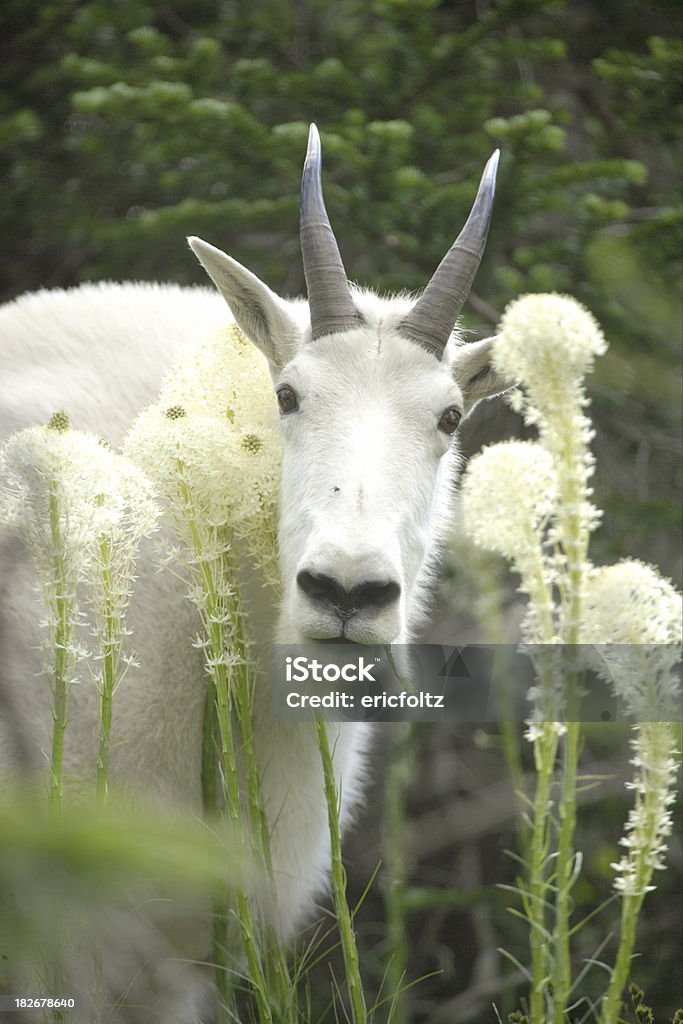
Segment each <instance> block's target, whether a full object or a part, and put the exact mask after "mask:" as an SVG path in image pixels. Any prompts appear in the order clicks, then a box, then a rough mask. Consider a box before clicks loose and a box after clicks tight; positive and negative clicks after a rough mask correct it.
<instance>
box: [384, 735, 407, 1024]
mask: <svg viewBox="0 0 683 1024" xmlns="http://www.w3.org/2000/svg"><path fill="white" fill-rule="evenodd" d="M411 741H412V733H411V730H410V727H409V726H408V725H404V726H403V727H402V731H401V733H400V735H399V737H398V739H397V740H396V741H395V743H394V747H393V752H392V753H393V756H392V759H391V762H390V764H389V771H388V775H387V779H386V783H385V790H384V842H383V848H384V858H383V859H384V872H383V889H384V904H385V907H386V912H387V938H388V957H387V967H386V977H387V991H388V993H389V994H390V996H391V1007H392V1017H391V1020H392V1024H407V1021H408V1007H407V1005H406V1004H407V999H406V992H405V991H401V989H402V988H404V986H405V984H406V976H407V973H408V940H407V935H406V916H407V915H406V903H405V895H406V887H407V878H408V868H407V865H408V855H407V850H406V844H405V838H406V820H405V800H406V790H407V787H408V785H409V782H410V779H411V777H412V771H411Z"/></svg>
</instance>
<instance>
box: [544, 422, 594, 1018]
mask: <svg viewBox="0 0 683 1024" xmlns="http://www.w3.org/2000/svg"><path fill="white" fill-rule="evenodd" d="M561 438H562V447H561V451H560V453H559V455H558V457H557V464H558V471H559V477H560V509H561V510H562V511H561V514H560V524H559V525H560V538H561V543H562V549H563V551H564V554H565V556H566V559H567V579H568V586H567V592H566V593H565V595H564V600H565V602H566V605H567V609H566V610H567V613H566V615H565V616H564V623H563V625H564V637H563V639H564V642H565V644H567V645H568V646H569V647H570V648H571V647H574V646H575V645H576V644H577V643H578V641H579V638H580V625H581V596H582V587H583V574H584V566H585V564H586V559H587V557H588V543H589V533H588V530H587V529H586V527H585V524H584V523H583V522H582V515H581V511H580V510H581V508H582V505H583V503H584V502H585V501H586V500H587V494H586V470H585V463H586V457H587V452H586V449H585V445H584V444H583V443H579V444H577V438H576V429H575V427H574V425H573V424H572V423H571V422H570V421H568V420H564V419H563V421H562V429H561ZM572 656H573V651H571V650H570V657H572ZM579 686H580V678H579V676H578V674H577V673H576V672H574V671H568V672H567V673H566V676H565V697H566V701H567V714H566V719H567V731H566V734H565V737H564V740H563V758H562V799H561V802H560V806H559V835H558V840H557V843H558V847H557V851H558V852H557V899H556V907H555V927H554V930H553V975H552V985H553V1021H554V1024H563V1021H564V1020H565V1011H566V1007H567V1003H568V1001H569V997H570V993H571V987H572V967H571V948H570V936H571V927H570V917H571V885H572V876H573V871H574V861H575V854H574V834H575V831H576V783H577V774H578V764H579V753H580V746H581V723H580V721H577V720H576V719H578V718H579V710H578V699H579Z"/></svg>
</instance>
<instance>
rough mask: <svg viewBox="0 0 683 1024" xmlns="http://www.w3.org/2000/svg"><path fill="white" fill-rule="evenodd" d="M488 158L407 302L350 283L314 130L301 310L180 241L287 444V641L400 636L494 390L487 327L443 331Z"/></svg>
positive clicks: (473, 237) (459, 296) (469, 244)
mask: <svg viewBox="0 0 683 1024" xmlns="http://www.w3.org/2000/svg"><path fill="white" fill-rule="evenodd" d="M497 160H498V154H497V153H495V154H494V156H493V157H492V158H491V159H490V160H489V162H488V164H487V166H486V169H485V171H484V174H483V176H482V180H481V184H480V186H479V191H478V193H477V197H476V199H475V202H474V206H473V207H472V211H471V213H470V216H469V218H468V220H467V223H466V225H465V227H464V228H463V230H462V231H461V233H460V235H459V236H458V238H457V240H456V241H455V243H454V244H453V246H452V248H451V249H450V250H449V252H448V253H447V254H446V256H445V257H444V259H443V260H442V262H441V264H440V265H439V267H438V268H437V270H436V272H435V273H434V276H433V277H432V279H431V281H430V282H429V284H428V286H427V288H426V289H425V291H424V292H423V294H422V296H421V298H420V299H418V301H417V302H414V301H413V300H411V299H408V298H405V297H397V298H389V299H384V298H379V297H378V296H376V295H374V294H372V293H369V292H366V291H362V290H358V289H354V288H352V287H351V286H350V285H349V283H348V280H347V277H346V273H345V271H344V267H343V264H342V261H341V257H340V255H339V250H338V248H337V243H336V240H335V237H334V234H333V232H332V228H331V227H330V223H329V220H328V217H327V212H326V210H325V205H324V202H323V197H322V189H321V179H320V169H321V155H320V140H319V138H318V133H317V131H316V129H315V126H311V133H310V137H309V147H308V154H307V157H306V163H305V166H304V174H303V182H302V192H301V246H302V252H303V260H304V271H305V276H306V284H307V289H308V307H306V305H305V304H304V303H301V302H289V301H285V300H283V299H281V298H280V297H279V296H277V295H275V294H274V293H273V292H272V291H271V290H270V289H269V288H268V287H267V286H266V285H264V284H263V283H262V282H261V281H260V280H259V279H258V278H257V277H255V275H254V274H252V273H251V272H250V271H248V270H246V269H245V268H244V267H242V266H241V265H240V264H239V263H237V262H235V260H233V259H231V258H230V257H229V256H226V255H225V253H223V252H221V251H220V250H218V249H215V248H214V247H213V246H210V245H208V244H207V243H206V242H202V241H201V240H200V239H198V238H191V239H190V240H189V241H190V245H191V246H192V249H193V250H194V252H195V254H196V256H197V257H198V259H199V260H200V262H201V263H202V264H203V266H204V268H205V269H206V271H207V272H208V274H209V275H210V277H211V278H212V280H213V281H214V283H215V284H216V287H217V288H218V290H219V291H220V292H221V294H222V295H223V297H224V298H225V299H226V301H227V303H228V305H229V306H230V309H231V310H232V313H233V315H234V317H235V319H236V321H237V323H238V324H239V326H240V327H241V328H242V330H243V331H244V333H245V334H246V335H247V336H248V337H249V338H251V339H252V341H253V342H254V343H255V344H256V345H257V346H258V347H259V348H260V349H261V351H262V352H263V353H264V354H265V355H266V357H267V359H268V362H269V364H270V368H271V372H272V376H273V381H274V386H275V392H276V394H277V401H278V403H279V407H280V414H281V424H282V432H283V435H284V453H285V454H284V466H283V488H282V511H281V527H280V542H281V560H282V571H283V579H284V586H285V602H284V624H285V632H286V634H287V635H286V636H283V637H282V639H286V640H287V641H289V642H292V641H297V640H299V641H303V640H309V639H314V638H315V639H336V638H340V637H344V638H347V639H349V640H353V641H356V642H359V643H377V642H380V643H389V642H402V641H405V640H406V639H407V638H408V634H409V630H410V625H411V622H414V613H415V610H416V608H417V607H419V605H420V604H421V601H420V597H421V590H422V588H423V586H424V583H425V576H426V574H427V569H428V565H429V561H430V558H432V557H433V554H434V547H435V544H436V541H437V539H438V536H439V532H440V526H441V521H442V520H443V517H444V516H443V513H444V509H445V506H446V507H447V505H448V500H447V495H448V493H449V492H450V489H451V484H452V477H453V473H454V471H455V468H456V465H457V457H458V456H457V442H456V441H455V439H454V434H455V431H456V429H457V427H458V424H459V422H460V420H461V419H462V418H463V417H464V416H466V415H467V414H468V413H469V411H470V410H471V409H472V408H473V406H474V405H475V404H476V402H477V401H479V399H481V398H486V397H489V396H491V395H493V394H496V393H498V392H500V391H501V390H502V387H503V385H502V384H501V382H500V381H499V380H498V379H497V378H496V375H495V373H494V372H493V370H492V369H491V367H490V362H489V355H490V347H491V339H488V340H486V341H481V342H475V343H472V344H467V345H462V344H459V343H458V339H457V337H455V336H452V332H453V328H454V325H455V321H456V318H457V316H458V314H459V312H460V310H461V308H462V306H463V304H464V302H465V300H466V299H467V295H468V293H469V289H470V286H471V284H472V280H473V278H474V275H475V273H476V270H477V267H478V265H479V262H480V260H481V257H482V254H483V250H484V244H485V241H486V234H487V230H488V225H489V220H490V215H491V208H492V204H493V194H494V187H495V174H496V166H497Z"/></svg>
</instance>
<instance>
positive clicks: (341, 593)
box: [296, 569, 401, 619]
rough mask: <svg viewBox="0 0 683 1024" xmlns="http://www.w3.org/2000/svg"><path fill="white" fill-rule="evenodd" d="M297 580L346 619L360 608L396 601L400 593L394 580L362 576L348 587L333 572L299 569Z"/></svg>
mask: <svg viewBox="0 0 683 1024" xmlns="http://www.w3.org/2000/svg"><path fill="white" fill-rule="evenodd" d="M296 581H297V583H298V584H299V586H300V587H301V589H302V590H303V592H304V593H305V594H307V595H308V596H309V597H310V598H312V599H313V600H314V601H319V602H320V603H321V604H326V605H330V606H331V607H332V608H334V610H335V611H336V612H337V614H338V615H339V616H340V617H341V618H342V619H350V618H351V616H352V615H355V614H356V612H359V611H363V610H364V609H368V610H374V611H379V609H380V608H386V607H387V605H390V604H393V602H394V601H397V600H398V598H399V595H400V593H401V587H400V584H398V583H397V582H396V581H395V580H363V581H362V582H361V583H358V584H356V586H355V587H352V588H351V590H347V589H346V587H343V586H342V584H341V583H340V582H339V580H337V579H335V578H334V576H326V575H324V573H317V572H309V571H308V570H307V569H302V570H301V572H300V573H299V574H298V575H297V578H296Z"/></svg>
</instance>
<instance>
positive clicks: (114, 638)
mask: <svg viewBox="0 0 683 1024" xmlns="http://www.w3.org/2000/svg"><path fill="white" fill-rule="evenodd" d="M111 554H112V552H111V538H109V537H107V536H103V537H102V539H101V541H100V564H101V580H100V582H101V587H102V596H103V601H102V622H101V628H100V635H101V636H102V647H101V657H102V679H101V690H100V745H99V750H98V754H97V783H96V793H97V801H98V803H99V804H101V805H103V804H104V803H105V802H106V800H107V791H108V785H107V776H108V773H109V738H110V735H111V719H112V701H113V697H114V690H115V688H116V669H117V661H118V658H117V654H118V646H119V640H120V633H121V631H120V622H119V620H118V615H117V613H116V608H115V602H114V600H113V596H112V592H113V584H112V570H111Z"/></svg>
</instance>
